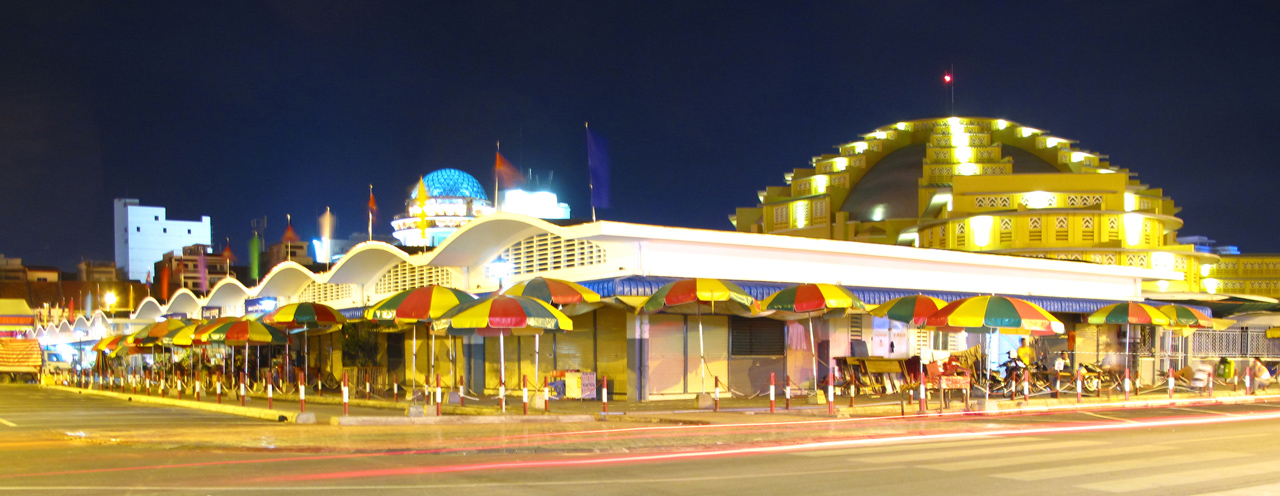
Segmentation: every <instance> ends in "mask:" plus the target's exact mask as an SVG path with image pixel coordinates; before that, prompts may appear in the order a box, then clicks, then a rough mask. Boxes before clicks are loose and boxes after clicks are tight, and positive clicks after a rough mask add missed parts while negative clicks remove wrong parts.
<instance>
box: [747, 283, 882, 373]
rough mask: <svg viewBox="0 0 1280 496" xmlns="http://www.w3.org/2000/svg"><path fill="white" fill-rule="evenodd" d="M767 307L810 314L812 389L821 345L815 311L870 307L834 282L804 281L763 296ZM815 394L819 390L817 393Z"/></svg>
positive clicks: (764, 304)
mask: <svg viewBox="0 0 1280 496" xmlns="http://www.w3.org/2000/svg"><path fill="white" fill-rule="evenodd" d="M761 306H763V307H764V309H765V310H781V311H784V312H794V313H807V314H809V315H808V317H809V318H808V320H809V349H810V350H812V351H813V353H812V355H811V361H812V362H813V363H812V365H813V389H814V391H817V390H818V347H817V346H816V344H815V342H814V337H813V313H814V312H822V313H825V312H827V311H828V310H835V309H841V310H848V309H850V308H856V309H859V310H866V308H867V306H866V305H865V304H863V303H862V300H860V299H858V297H857V296H855V295H854V294H853V292H851V291H849V290H847V289H845V288H842V287H840V286H836V285H834V284H801V285H799V286H792V287H790V288H786V289H783V290H781V291H778V292H776V293H774V294H772V295H769V297H768V298H765V299H764V302H763V303H761ZM815 394H816V393H815Z"/></svg>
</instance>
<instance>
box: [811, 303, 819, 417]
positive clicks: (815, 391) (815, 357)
mask: <svg viewBox="0 0 1280 496" xmlns="http://www.w3.org/2000/svg"><path fill="white" fill-rule="evenodd" d="M809 351H810V355H809V357H810V361H811V362H812V363H813V397H815V398H817V397H818V345H817V342H816V341H814V339H813V314H809Z"/></svg>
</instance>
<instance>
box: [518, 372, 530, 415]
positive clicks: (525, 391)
mask: <svg viewBox="0 0 1280 496" xmlns="http://www.w3.org/2000/svg"><path fill="white" fill-rule="evenodd" d="M520 383H521V384H520V386H521V387H520V393H521V397H522V398H523V401H524V415H528V414H529V376H527V375H521V376H520Z"/></svg>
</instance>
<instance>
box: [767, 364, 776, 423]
mask: <svg viewBox="0 0 1280 496" xmlns="http://www.w3.org/2000/svg"><path fill="white" fill-rule="evenodd" d="M774 381H775V379H774V374H773V372H769V413H775V412H776V410H775V409H774V400H775V398H774V395H775V394H776V392H775V390H774V389H775V388H776V387H777V386H776V385H775V384H774Z"/></svg>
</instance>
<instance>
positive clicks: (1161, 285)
mask: <svg viewBox="0 0 1280 496" xmlns="http://www.w3.org/2000/svg"><path fill="white" fill-rule="evenodd" d="M1156 287H1157V288H1159V289H1160V292H1161V293H1163V292H1165V291H1168V290H1169V281H1156Z"/></svg>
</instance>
